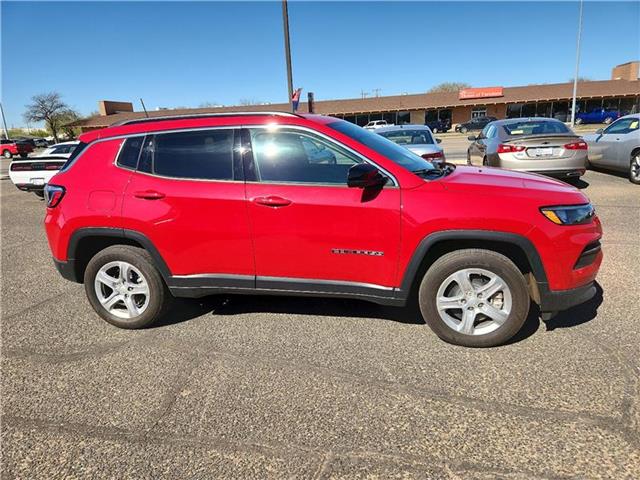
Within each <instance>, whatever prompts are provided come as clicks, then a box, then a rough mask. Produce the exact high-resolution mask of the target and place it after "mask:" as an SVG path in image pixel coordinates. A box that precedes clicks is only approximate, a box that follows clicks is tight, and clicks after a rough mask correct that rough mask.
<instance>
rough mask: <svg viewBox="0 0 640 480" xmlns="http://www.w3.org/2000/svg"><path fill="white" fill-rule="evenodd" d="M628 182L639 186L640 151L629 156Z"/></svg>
mask: <svg viewBox="0 0 640 480" xmlns="http://www.w3.org/2000/svg"><path fill="white" fill-rule="evenodd" d="M629 181H630V182H631V183H634V184H636V185H640V150H636V151H635V152H633V153H632V154H631V161H630V162H629Z"/></svg>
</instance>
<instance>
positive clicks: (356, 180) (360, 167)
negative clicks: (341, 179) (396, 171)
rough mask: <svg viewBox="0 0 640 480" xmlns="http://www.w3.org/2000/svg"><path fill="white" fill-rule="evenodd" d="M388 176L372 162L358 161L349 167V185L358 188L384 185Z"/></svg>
mask: <svg viewBox="0 0 640 480" xmlns="http://www.w3.org/2000/svg"><path fill="white" fill-rule="evenodd" d="M385 183H387V177H385V176H384V175H382V174H381V173H380V170H378V169H377V168H376V167H374V166H373V165H371V164H370V163H358V164H357V165H354V166H353V167H351V168H350V169H349V174H348V175H347V185H348V186H349V187H356V188H372V187H382V186H383V185H384V184H385Z"/></svg>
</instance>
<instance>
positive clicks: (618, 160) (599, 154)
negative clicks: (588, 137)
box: [589, 117, 638, 170]
mask: <svg viewBox="0 0 640 480" xmlns="http://www.w3.org/2000/svg"><path fill="white" fill-rule="evenodd" d="M633 135H638V118H636V117H626V118H621V119H619V120H616V121H615V122H614V123H612V124H611V125H609V126H608V127H607V128H605V129H604V131H603V132H602V135H601V136H600V138H598V139H597V140H596V142H595V145H594V146H593V150H594V153H593V155H591V154H590V156H589V158H590V159H591V158H592V157H593V163H596V164H598V165H603V166H607V167H612V168H615V169H619V170H626V169H628V168H629V164H628V162H629V160H630V153H631V150H629V151H627V149H626V148H625V147H626V143H627V140H628V139H629V138H632V137H633Z"/></svg>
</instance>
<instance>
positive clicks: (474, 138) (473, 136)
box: [467, 135, 477, 142]
mask: <svg viewBox="0 0 640 480" xmlns="http://www.w3.org/2000/svg"><path fill="white" fill-rule="evenodd" d="M467 140H469V141H470V142H475V141H476V140H477V137H476V136H475V135H469V136H468V137H467Z"/></svg>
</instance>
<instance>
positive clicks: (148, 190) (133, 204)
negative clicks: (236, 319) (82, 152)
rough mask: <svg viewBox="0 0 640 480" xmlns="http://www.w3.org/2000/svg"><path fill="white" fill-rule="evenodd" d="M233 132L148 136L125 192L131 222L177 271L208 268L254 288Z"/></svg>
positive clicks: (224, 280) (223, 279) (212, 274)
mask: <svg viewBox="0 0 640 480" xmlns="http://www.w3.org/2000/svg"><path fill="white" fill-rule="evenodd" d="M238 132H239V130H238ZM234 136H235V132H234V129H231V128H222V129H210V130H195V131H183V132H175V133H162V134H157V135H148V136H147V137H146V140H145V143H144V146H143V148H142V153H141V155H140V160H139V162H138V167H137V170H136V171H135V172H133V173H132V175H131V180H130V183H129V185H128V187H127V189H126V192H125V201H124V206H123V219H124V222H125V228H128V229H131V230H135V231H138V232H140V233H142V234H144V235H145V236H146V237H147V238H148V239H149V240H151V242H152V243H153V244H154V245H155V247H156V248H157V249H158V251H159V253H160V254H161V255H162V257H163V259H164V261H165V262H166V263H167V266H168V267H169V270H170V271H171V273H172V274H173V275H180V276H189V275H199V276H202V275H204V276H206V277H207V278H208V280H207V281H208V282H209V283H211V281H214V280H215V281H219V282H220V283H221V284H224V285H229V283H230V281H232V280H234V279H235V280H236V283H237V284H239V286H246V287H252V286H253V285H254V275H255V271H254V263H253V252H252V245H251V236H250V233H249V219H248V214H247V208H246V200H245V187H244V179H243V178H242V174H241V171H242V170H241V165H240V159H239V158H237V157H239V155H237V154H234V141H235V140H234ZM238 141H239V138H238ZM235 150H237V149H235ZM236 160H237V161H236ZM236 167H237V168H236ZM134 168H135V167H134ZM201 283H202V282H201Z"/></svg>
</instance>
